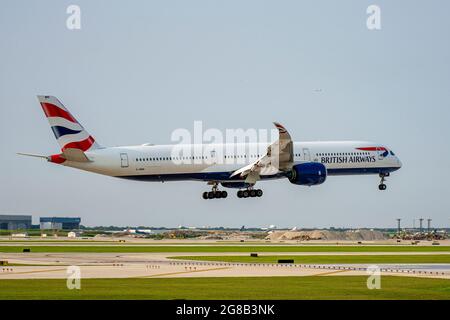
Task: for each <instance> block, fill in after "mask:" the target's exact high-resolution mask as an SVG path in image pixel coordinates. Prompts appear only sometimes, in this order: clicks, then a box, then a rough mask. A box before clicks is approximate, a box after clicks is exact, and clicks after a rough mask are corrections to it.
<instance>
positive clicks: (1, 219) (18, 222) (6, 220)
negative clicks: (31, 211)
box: [0, 215, 31, 230]
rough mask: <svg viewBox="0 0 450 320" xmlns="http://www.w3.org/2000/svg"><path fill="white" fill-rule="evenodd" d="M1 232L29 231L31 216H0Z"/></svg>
mask: <svg viewBox="0 0 450 320" xmlns="http://www.w3.org/2000/svg"><path fill="white" fill-rule="evenodd" d="M0 229H1V230H17V229H31V216H23V215H0Z"/></svg>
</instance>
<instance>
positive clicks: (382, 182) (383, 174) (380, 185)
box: [378, 173, 389, 190]
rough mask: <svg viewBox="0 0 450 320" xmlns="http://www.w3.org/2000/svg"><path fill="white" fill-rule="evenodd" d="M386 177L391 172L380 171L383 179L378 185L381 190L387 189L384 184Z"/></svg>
mask: <svg viewBox="0 0 450 320" xmlns="http://www.w3.org/2000/svg"><path fill="white" fill-rule="evenodd" d="M386 177H389V173H380V178H381V181H380V184H379V185H378V189H379V190H386V188H387V186H386V185H385V184H384V181H385V180H386Z"/></svg>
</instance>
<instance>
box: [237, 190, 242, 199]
mask: <svg viewBox="0 0 450 320" xmlns="http://www.w3.org/2000/svg"><path fill="white" fill-rule="evenodd" d="M237 196H238V198H242V197H243V195H242V190H239V191H238V192H237Z"/></svg>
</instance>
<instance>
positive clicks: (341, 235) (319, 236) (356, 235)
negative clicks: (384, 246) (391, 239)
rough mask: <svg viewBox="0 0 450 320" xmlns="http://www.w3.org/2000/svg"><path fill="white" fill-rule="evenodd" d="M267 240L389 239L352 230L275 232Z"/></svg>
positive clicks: (366, 231)
mask: <svg viewBox="0 0 450 320" xmlns="http://www.w3.org/2000/svg"><path fill="white" fill-rule="evenodd" d="M266 239H267V240H272V241H277V240H278V241H279V240H351V241H374V240H385V239H388V237H387V236H386V235H384V234H383V233H382V232H380V231H374V230H366V229H361V230H351V231H329V230H312V231H274V232H272V233H271V234H269V235H268V236H267V237H266Z"/></svg>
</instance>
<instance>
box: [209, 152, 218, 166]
mask: <svg viewBox="0 0 450 320" xmlns="http://www.w3.org/2000/svg"><path fill="white" fill-rule="evenodd" d="M210 154H211V163H212V164H216V163H217V158H216V150H211V153H210Z"/></svg>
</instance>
